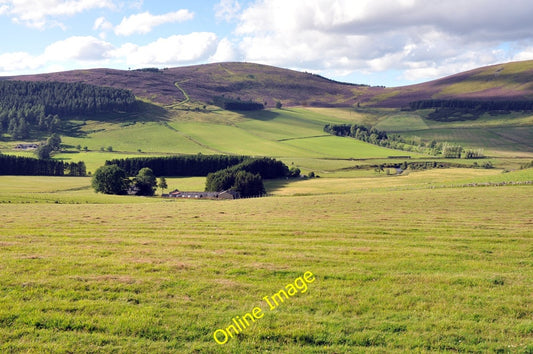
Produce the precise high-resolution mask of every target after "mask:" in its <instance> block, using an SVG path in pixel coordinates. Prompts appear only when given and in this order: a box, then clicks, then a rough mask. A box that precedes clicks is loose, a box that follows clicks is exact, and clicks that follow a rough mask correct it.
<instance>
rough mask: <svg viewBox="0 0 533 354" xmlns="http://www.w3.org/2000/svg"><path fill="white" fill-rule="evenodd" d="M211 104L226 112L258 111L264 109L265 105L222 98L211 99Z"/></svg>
mask: <svg viewBox="0 0 533 354" xmlns="http://www.w3.org/2000/svg"><path fill="white" fill-rule="evenodd" d="M213 104H214V105H215V106H218V107H220V108H222V109H225V110H228V111H259V110H262V109H265V105H264V104H262V103H257V102H253V101H241V100H240V99H234V98H228V97H224V96H216V97H213Z"/></svg>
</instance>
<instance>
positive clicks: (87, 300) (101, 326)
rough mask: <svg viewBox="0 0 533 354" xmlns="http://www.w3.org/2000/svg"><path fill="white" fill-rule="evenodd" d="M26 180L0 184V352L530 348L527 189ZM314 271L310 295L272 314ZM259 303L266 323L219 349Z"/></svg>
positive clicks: (532, 199) (530, 202)
mask: <svg viewBox="0 0 533 354" xmlns="http://www.w3.org/2000/svg"><path fill="white" fill-rule="evenodd" d="M524 171H525V172H523V176H514V177H513V179H515V180H516V179H520V178H522V179H524V180H527V179H528V178H530V177H531V170H524ZM420 173H421V174H423V173H425V172H420ZM452 174H455V176H456V178H457V180H460V179H469V180H472V179H489V180H490V179H495V178H496V179H497V177H498V176H500V177H501V176H502V175H504V174H501V173H500V174H499V175H491V174H488V173H487V174H483V173H480V174H477V175H476V176H471V175H470V176H469V175H468V172H467V171H452ZM412 175H416V173H413V174H411V175H409V176H408V177H411V176H412ZM31 178H34V179H35V180H34V181H33V182H34V183H33V184H32V183H30V181H24V180H23V181H22V182H21V185H20V187H15V185H16V182H17V181H16V179H15V178H13V177H2V178H1V182H2V183H1V185H2V190H1V194H2V195H5V193H15V194H16V193H18V194H19V196H20V198H19V200H18V202H17V201H11V202H10V203H8V202H7V201H6V200H2V203H1V204H0V215H1V218H2V236H1V240H0V252H1V254H0V256H1V259H2V261H1V263H0V267H1V272H0V284H1V287H0V350H1V351H2V352H124V353H125V352H146V351H150V352H168V353H171V352H211V353H219V352H228V353H230V352H231V353H234V352H242V353H245V352H263V351H273V352H309V353H322V352H337V353H341V352H342V353H344V352H346V353H348V352H405V351H417V352H436V351H437V352H439V351H441V352H445V351H468V352H496V351H497V352H523V353H526V352H531V351H532V350H533V343H532V340H531V339H532V336H533V321H532V318H533V311H532V306H533V298H532V297H531V289H532V288H533V263H532V254H533V253H532V252H533V248H532V247H531V245H532V234H531V210H532V208H533V189H532V188H531V186H528V185H512V186H509V185H507V186H501V187H500V186H498V187H461V188H458V187H452V186H449V187H447V188H441V187H438V188H425V186H424V185H423V183H421V181H422V180H423V178H422V177H420V179H419V181H418V183H416V182H413V183H411V184H409V185H410V186H411V188H409V189H403V188H396V187H397V185H394V184H391V185H390V186H389V187H390V188H385V189H384V188H383V186H387V184H388V183H390V181H393V180H394V179H392V178H387V177H376V178H374V180H375V181H374V182H373V184H369V183H371V181H370V182H369V181H364V183H363V184H362V186H361V188H355V187H356V185H357V183H356V182H354V181H350V182H349V183H350V184H351V187H349V188H347V189H345V190H337V189H339V188H340V187H339V185H338V184H337V182H336V181H335V180H332V181H331V182H332V184H331V187H326V185H322V186H321V187H322V191H327V189H324V188H331V190H330V191H331V192H332V193H330V194H325V195H319V194H318V193H317V194H313V193H309V192H308V194H309V195H306V196H295V195H294V194H297V193H296V190H293V191H292V192H291V189H292V188H296V189H297V188H300V187H298V186H297V184H298V183H305V182H309V183H322V182H323V181H324V180H326V178H323V179H315V180H309V181H302V182H297V183H296V184H295V185H293V186H291V185H287V186H277V187H276V188H277V192H275V194H277V196H273V197H267V198H258V199H241V200H234V201H218V202H217V201H207V200H203V201H194V200H176V201H168V200H166V199H161V198H134V197H115V196H102V195H98V196H97V195H93V198H95V199H93V200H88V199H87V198H89V197H90V196H91V195H92V192H91V191H89V190H87V189H84V186H86V185H87V183H88V179H87V178H55V179H54V178H51V177H47V178H42V179H41V178H35V177H27V179H28V180H29V179H31ZM427 178H429V179H431V178H433V179H434V180H435V181H437V180H438V179H439V178H443V176H442V175H441V176H440V177H439V176H433V177H431V176H427ZM60 180H61V181H60ZM378 180H380V181H378ZM171 183H173V184H175V185H178V184H180V183H181V184H184V183H191V184H192V185H194V184H195V183H201V181H199V180H196V181H195V180H193V181H188V182H186V181H184V180H181V181H180V180H179V179H176V180H174V179H173V180H171ZM6 185H9V186H12V188H8V187H6ZM31 185H33V187H30V186H31ZM271 188H273V187H272V186H271ZM352 188H354V189H353V190H352ZM28 189H31V190H28ZM318 189H320V188H318ZM68 190H70V191H71V192H70V194H69V198H73V199H70V200H69V199H61V198H62V193H63V192H65V191H68ZM284 190H285V192H283V191H284ZM315 192H316V191H315ZM32 193H33V194H38V193H42V194H43V195H47V196H52V195H55V197H56V198H58V199H57V200H58V203H56V202H54V201H49V202H48V203H47V204H40V203H35V201H37V200H38V199H36V200H35V201H34V200H33V197H32V195H31V194H32ZM63 197H66V195H65V196H63ZM78 202H79V203H80V204H76V203H78ZM87 202H88V203H87ZM307 271H310V272H312V273H313V274H314V275H315V277H316V280H315V281H314V282H313V283H311V284H309V285H308V289H307V291H306V292H305V293H301V292H298V293H297V294H296V295H294V296H291V297H290V298H288V299H285V298H284V299H285V300H284V302H283V303H280V304H279V305H278V306H277V307H276V308H275V309H274V310H269V307H268V306H267V305H266V303H265V302H264V300H262V299H263V297H264V296H272V294H275V293H277V292H278V291H279V290H280V289H283V288H284V287H285V286H286V285H287V284H289V283H294V281H295V279H296V278H298V277H300V276H302V275H303V274H304V273H305V272H307ZM254 307H260V308H261V309H262V310H263V315H264V316H263V317H262V318H260V319H257V320H256V321H255V322H254V323H252V324H251V325H250V326H248V327H247V328H244V329H242V331H241V333H239V334H238V335H235V337H234V338H229V340H228V341H227V343H226V344H223V345H220V344H217V343H216V342H215V341H214V338H213V333H214V332H215V331H216V330H217V329H221V328H222V329H224V328H227V327H228V326H230V325H231V324H232V318H235V317H236V316H243V315H244V314H246V313H248V312H250V311H252V309H253V308H254Z"/></svg>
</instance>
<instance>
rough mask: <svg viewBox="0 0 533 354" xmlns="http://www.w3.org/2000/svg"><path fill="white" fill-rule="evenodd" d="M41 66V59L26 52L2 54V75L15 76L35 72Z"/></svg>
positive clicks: (0, 68)
mask: <svg viewBox="0 0 533 354" xmlns="http://www.w3.org/2000/svg"><path fill="white" fill-rule="evenodd" d="M40 65H41V59H40V58H38V57H34V56H32V55H30V54H28V53H25V52H15V53H4V54H0V74H1V75H13V74H14V73H19V72H25V71H27V70H35V69H37V68H38V67H39V66H40Z"/></svg>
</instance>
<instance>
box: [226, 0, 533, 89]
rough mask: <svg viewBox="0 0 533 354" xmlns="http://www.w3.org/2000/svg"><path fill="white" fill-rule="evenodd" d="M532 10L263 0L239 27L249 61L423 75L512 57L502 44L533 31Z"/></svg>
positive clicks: (392, 1)
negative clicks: (504, 52) (506, 53)
mask: <svg viewBox="0 0 533 354" xmlns="http://www.w3.org/2000/svg"><path fill="white" fill-rule="evenodd" d="M532 12H533V3H532V2H528V1H525V0H509V1H507V2H506V3H505V5H502V3H501V2H500V1H496V0H471V1H468V2H464V1H462V0H448V1H440V0H439V1H437V0H358V1H353V0H336V1H329V0H292V1H286V0H260V1H256V2H254V3H252V4H251V5H250V6H248V7H247V8H245V9H244V10H242V12H241V13H240V15H239V21H238V25H237V27H236V30H235V33H236V34H237V35H238V36H240V38H241V45H240V50H241V51H242V53H243V54H244V58H245V60H247V61H256V62H262V63H269V64H273V65H281V66H285V67H293V68H306V69H308V70H315V71H322V72H328V71H330V72H331V71H336V72H355V71H361V72H364V71H386V70H405V76H404V77H405V78H406V79H410V80H420V79H426V78H432V77H434V76H435V75H439V74H443V73H446V74H448V73H453V72H454V71H455V70H457V69H458V68H462V69H463V68H464V69H469V68H473V67H476V66H481V65H486V64H491V63H494V62H496V61H499V60H505V56H504V55H503V53H501V52H498V51H497V50H495V48H497V46H498V45H499V43H501V42H502V41H519V40H524V39H527V38H530V34H531V33H532V32H533V21H530V19H529V17H530V16H529V14H531V13H532ZM476 53H477V54H476ZM528 54H529V52H528V51H527V50H525V51H524V55H521V56H519V57H520V58H526V57H527V58H532V57H531V56H528Z"/></svg>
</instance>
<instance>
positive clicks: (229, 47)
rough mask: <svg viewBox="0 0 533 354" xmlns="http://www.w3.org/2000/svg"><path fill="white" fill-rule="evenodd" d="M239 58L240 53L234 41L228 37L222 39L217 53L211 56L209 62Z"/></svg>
mask: <svg viewBox="0 0 533 354" xmlns="http://www.w3.org/2000/svg"><path fill="white" fill-rule="evenodd" d="M237 60H238V54H237V51H236V49H235V47H234V45H233V43H231V42H230V41H229V40H228V39H227V38H222V40H221V41H220V42H218V45H217V49H216V52H215V54H213V55H212V56H211V57H209V59H208V62H210V63H219V62H225V61H237Z"/></svg>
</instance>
